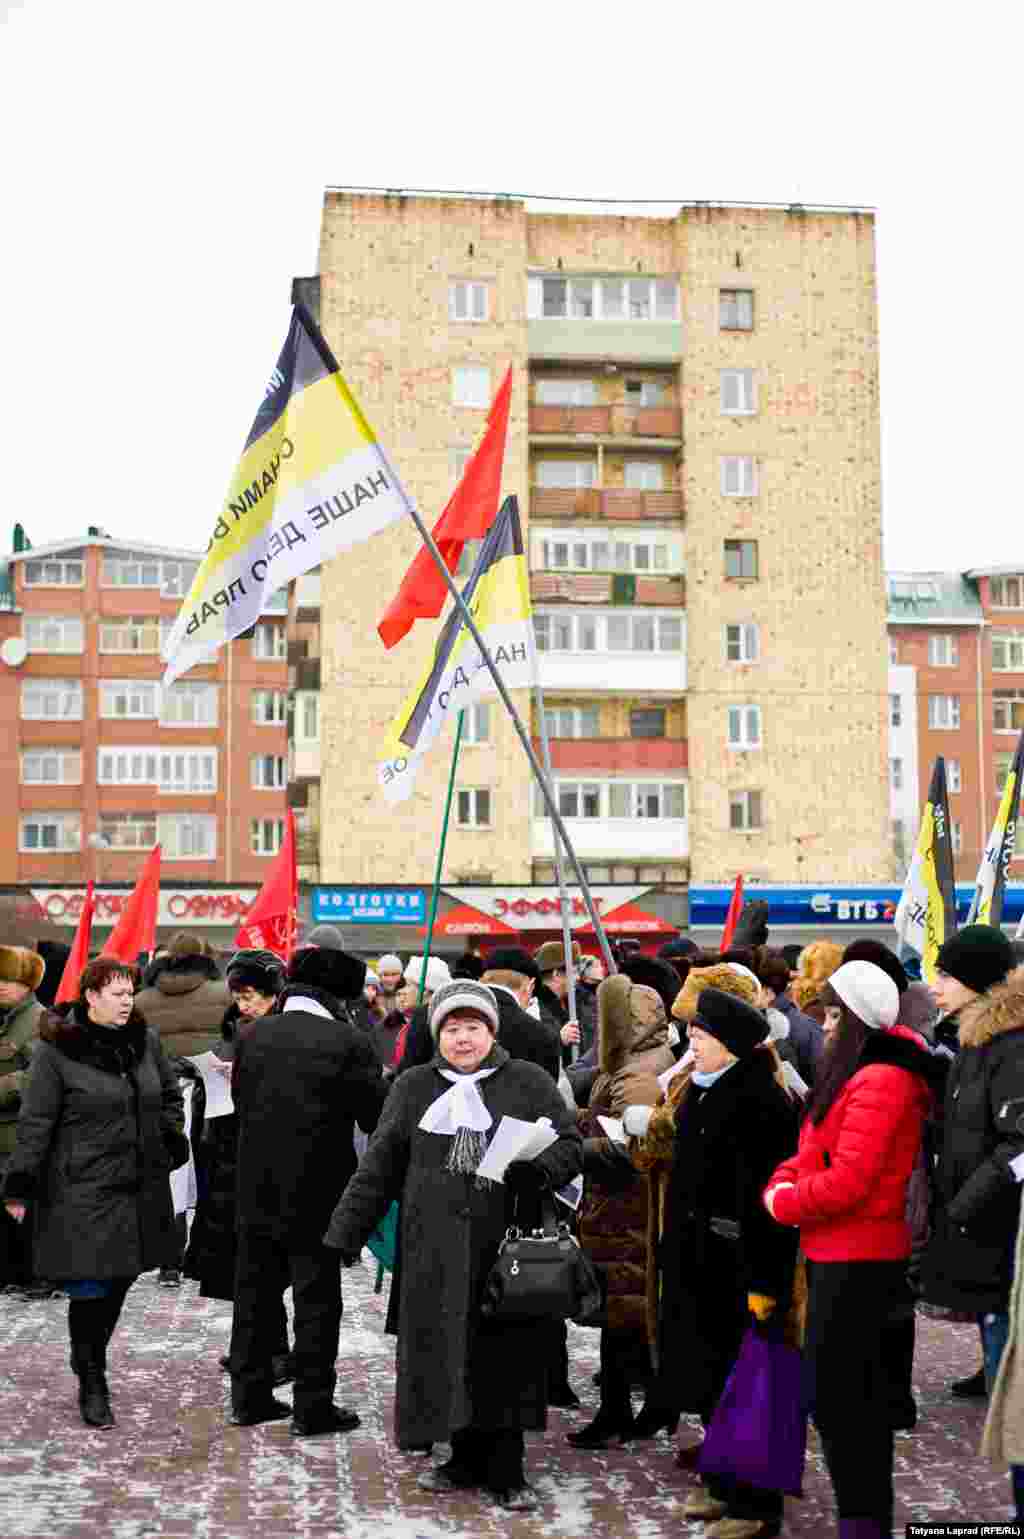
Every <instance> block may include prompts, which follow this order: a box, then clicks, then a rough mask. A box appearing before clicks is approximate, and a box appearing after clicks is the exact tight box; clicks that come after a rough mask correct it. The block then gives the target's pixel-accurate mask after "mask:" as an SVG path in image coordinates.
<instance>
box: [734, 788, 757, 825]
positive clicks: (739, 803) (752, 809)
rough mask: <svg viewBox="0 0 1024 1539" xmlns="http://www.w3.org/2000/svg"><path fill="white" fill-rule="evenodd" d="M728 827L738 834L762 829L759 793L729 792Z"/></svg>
mask: <svg viewBox="0 0 1024 1539" xmlns="http://www.w3.org/2000/svg"><path fill="white" fill-rule="evenodd" d="M729 827H730V828H731V829H733V830H734V831H736V832H740V833H749V832H750V831H751V830H752V829H757V828H763V827H764V822H763V809H762V805H761V792H760V791H730V792H729Z"/></svg>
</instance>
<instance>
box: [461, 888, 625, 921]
mask: <svg viewBox="0 0 1024 1539" xmlns="http://www.w3.org/2000/svg"><path fill="white" fill-rule="evenodd" d="M444 891H445V893H446V894H447V895H448V897H450V898H454V899H455V900H456V901H457V902H459V903H468V904H469V905H470V907H471V908H475V909H479V910H480V912H481V913H482V914H489V915H490V916H491V917H492V918H494V919H500V920H501V921H502V922H503V923H504V924H507V925H510V926H511V928H512V929H514V930H557V929H558V927H559V925H560V924H561V919H560V917H559V915H560V912H561V911H560V909H559V904H558V889H557V888H556V887H446V888H445V889H444ZM649 891H650V888H649V887H592V888H591V889H590V895H591V898H592V899H593V903H594V907H595V909H596V910H597V912H598V914H599V915H600V914H610V913H611V912H612V910H613V909H617V908H621V907H622V905H623V904H624V903H633V902H635V901H636V899H637V898H639V897H640V896H641V895H642V894H643V893H645V892H649ZM569 903H570V905H571V913H570V916H569V924H570V927H571V928H572V929H574V930H582V929H584V928H586V926H587V925H589V923H590V917H589V915H588V914H587V906H586V904H585V903H584V901H583V899H582V897H581V896H580V893H579V889H578V888H570V889H569Z"/></svg>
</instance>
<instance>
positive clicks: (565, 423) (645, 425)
mask: <svg viewBox="0 0 1024 1539" xmlns="http://www.w3.org/2000/svg"><path fill="white" fill-rule="evenodd" d="M682 433H683V413H682V410H681V408H680V407H678V406H627V405H626V404H625V403H622V404H621V405H617V406H531V407H530V435H531V437H538V438H571V439H575V438H581V437H582V438H612V439H623V440H624V441H626V442H627V443H628V444H633V443H634V441H635V440H636V439H638V438H653V439H666V440H670V441H674V442H676V443H678V442H681V440H682Z"/></svg>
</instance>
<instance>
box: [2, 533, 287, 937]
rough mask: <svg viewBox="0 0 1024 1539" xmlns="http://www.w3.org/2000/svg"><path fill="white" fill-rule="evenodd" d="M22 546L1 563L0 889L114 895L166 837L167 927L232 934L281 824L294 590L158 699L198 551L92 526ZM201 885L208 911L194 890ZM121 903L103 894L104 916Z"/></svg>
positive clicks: (276, 844) (64, 907)
mask: <svg viewBox="0 0 1024 1539" xmlns="http://www.w3.org/2000/svg"><path fill="white" fill-rule="evenodd" d="M17 544H18V546H20V548H16V549H15V550H14V551H13V552H12V553H11V554H10V555H9V556H7V557H6V558H5V563H0V569H2V568H4V567H5V570H4V575H3V580H2V581H0V720H2V721H3V723H4V726H5V731H4V734H3V737H2V739H0V786H2V787H3V796H2V802H0V886H3V887H11V888H20V887H27V888H29V889H31V890H32V891H33V892H37V893H42V894H44V895H47V894H69V893H72V892H73V891H74V890H75V889H76V888H79V889H80V887H81V885H82V884H83V883H84V882H86V881H88V880H90V879H92V880H94V881H95V882H96V883H97V886H98V887H99V888H101V889H105V888H106V887H108V886H110V887H111V888H112V889H116V888H117V886H118V884H131V883H133V882H134V880H135V878H136V876H137V874H138V871H139V867H140V865H141V863H142V861H143V860H144V858H145V852H146V851H147V850H149V849H150V848H152V846H153V845H155V844H156V843H157V842H159V843H160V844H161V846H162V850H163V856H162V858H163V866H164V881H165V885H166V886H167V888H168V891H169V892H170V890H171V889H173V888H178V889H180V891H181V893H182V894H184V895H185V896H183V897H182V899H181V901H180V902H179V903H178V904H177V906H176V907H174V906H173V905H172V908H171V909H168V912H167V914H166V915H165V916H163V917H164V918H165V919H166V921H167V923H168V924H173V923H174V922H175V920H177V924H178V927H180V924H181V923H182V922H183V921H187V920H201V919H204V918H209V917H211V916H212V919H213V920H215V921H216V920H223V923H224V924H225V925H228V924H230V923H231V922H234V923H235V924H236V925H237V921H238V917H239V910H240V911H241V912H244V904H245V901H246V895H247V896H248V898H251V897H252V896H253V894H254V893H255V890H256V889H257V888H258V887H259V885H260V883H261V882H262V880H263V877H264V875H265V873H266V868H267V860H268V857H270V856H272V855H273V854H275V853H276V852H277V850H278V849H279V848H280V844H281V839H282V837H283V831H284V813H285V805H286V780H287V725H286V714H287V689H288V664H287V659H286V625H287V595H286V594H279V595H275V596H274V598H273V599H272V600H271V602H270V604H269V605H268V608H267V611H266V614H265V617H264V618H262V619H261V620H260V621H259V623H258V624H257V625H256V626H255V627H254V628H253V630H252V632H251V633H250V635H249V636H247V637H245V638H239V639H238V640H236V641H235V642H234V643H232V644H231V645H230V646H228V647H226V648H224V649H223V650H222V651H221V652H220V653H219V654H218V657H217V660H216V661H215V662H213V663H210V664H208V665H205V666H202V667H197V668H193V669H191V670H190V671H189V673H188V674H187V675H186V677H185V678H183V679H181V680H179V681H178V682H177V683H175V684H174V685H172V686H171V687H170V688H169V689H166V690H165V689H163V688H162V687H161V684H160V678H161V675H162V672H163V666H162V663H161V660H160V648H161V643H162V639H163V637H164V636H165V635H166V633H167V631H168V630H169V628H170V626H171V625H172V623H173V621H174V618H175V616H176V615H177V612H178V609H179V607H180V603H181V599H182V597H183V596H184V595H185V594H186V593H187V592H188V589H189V586H190V585H191V582H192V579H193V577H194V576H195V572H196V570H197V567H198V562H199V556H198V555H197V553H196V552H195V551H186V550H178V549H171V548H162V547H156V546H141V545H136V544H133V543H128V542H126V541H122V540H117V539H114V538H112V537H110V536H108V535H106V534H103V533H101V532H100V531H99V530H95V529H94V530H91V531H90V532H89V533H88V534H87V535H85V536H78V537H76V538H74V539H69V540H65V541H61V542H59V543H55V544H51V545H47V546H43V547H41V548H37V549H32V548H31V547H29V546H28V545H27V542H25V541H24V539H19V540H18V542H17ZM200 887H203V888H206V889H208V892H209V900H208V901H206V902H205V903H204V902H198V901H192V900H190V898H189V896H188V895H189V894H190V893H193V894H194V892H195V890H196V889H197V888H200ZM225 889H233V890H235V892H236V897H237V900H238V901H237V903H236V904H235V906H234V908H233V909H232V908H231V905H230V904H229V903H225V901H224V890H225ZM54 903H57V899H56V897H55V898H54ZM69 905H70V907H71V909H72V910H73V907H74V905H73V903H71V899H70V898H61V902H60V903H59V904H57V907H59V909H60V914H59V918H60V919H61V921H62V922H63V920H64V919H65V917H66V911H68V910H69ZM42 906H43V907H44V910H46V911H48V912H50V911H51V910H52V911H53V912H56V908H54V907H53V904H51V905H50V908H49V909H47V901H45V899H44V900H43V901H42ZM229 910H230V912H229ZM116 911H117V901H115V899H113V898H111V899H110V901H109V902H106V900H105V903H104V905H103V906H101V911H100V919H101V923H102V922H103V921H104V920H109V919H110V917H111V915H112V914H114V913H116Z"/></svg>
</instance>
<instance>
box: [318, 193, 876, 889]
mask: <svg viewBox="0 0 1024 1539" xmlns="http://www.w3.org/2000/svg"><path fill="white" fill-rule="evenodd" d="M319 299H320V313H321V322H322V325H323V328H324V331H325V334H326V336H327V338H328V341H329V342H330V343H331V345H332V347H333V348H334V349H335V351H336V353H337V355H338V357H339V359H340V361H341V363H342V368H343V370H344V372H345V374H346V376H347V378H348V379H349V381H350V383H351V385H352V387H353V389H354V390H355V392H356V394H357V396H358V398H359V400H360V402H361V403H362V405H363V407H364V409H365V411H366V413H367V415H368V417H369V419H370V421H371V422H372V423H373V425H374V428H375V430H376V431H377V433H378V435H379V437H380V438H381V440H382V441H383V442H384V443H385V444H386V445H387V447H388V450H389V452H390V453H391V455H392V456H393V458H394V460H395V462H396V464H397V465H398V466H399V468H400V469H401V472H402V475H403V478H404V479H405V481H406V484H407V486H408V487H409V489H410V491H411V492H412V494H413V495H414V496H415V497H416V499H417V501H418V504H419V506H420V507H421V508H422V509H423V511H424V513H425V514H426V515H427V517H428V519H429V520H431V521H432V520H433V518H435V517H436V515H437V514H438V513H439V512H440V510H441V508H442V506H443V505H444V502H445V501H446V499H447V497H448V495H449V494H450V492H451V489H452V486H453V484H454V482H455V479H456V478H457V476H458V475H459V473H460V471H461V469H462V467H463V465H464V463H465V460H466V458H467V456H468V454H469V453H470V451H471V449H472V446H473V444H474V442H475V441H476V438H477V436H478V434H479V431H480V429H481V426H482V424H483V420H484V414H485V411H486V408H487V406H488V403H489V402H490V400H491V397H492V395H493V393H494V391H495V389H496V388H497V385H498V383H499V381H500V379H501V377H502V375H503V373H504V370H505V368H506V367H508V365H509V364H511V365H512V369H513V397H512V411H511V418H510V426H509V438H508V448H507V453H506V462H505V474H504V483H503V489H504V491H505V492H506V493H508V492H513V491H514V492H516V493H517V494H518V496H519V501H520V507H521V509H522V512H523V516H524V522H525V523H526V525H527V531H528V540H529V551H530V564H531V593H532V600H533V606H534V615H535V626H536V635H537V645H538V652H539V658H540V674H541V684H542V687H543V709H544V712H545V713H546V716H547V724H548V729H549V732H550V735H551V753H552V763H553V770H554V776H555V780H556V783H557V790H558V797H559V804H560V807H561V811H562V815H563V817H564V818H565V820H566V823H567V826H568V828H569V830H570V833H571V835H572V838H573V840H574V843H575V846H576V849H577V851H578V852H579V854H580V856H581V858H582V860H583V862H584V864H585V865H586V867H587V869H588V873H589V875H590V877H591V879H592V880H593V881H595V882H610V883H613V884H617V883H626V882H637V883H654V884H657V885H659V886H661V887H664V888H668V889H670V890H676V889H680V888H682V887H683V886H684V885H685V883H686V882H687V881H688V880H689V879H690V878H691V875H692V878H693V880H695V881H697V880H700V881H705V882H718V881H731V880H732V878H733V877H734V876H735V874H736V873H737V872H738V871H743V872H745V873H746V874H747V875H748V876H749V877H752V878H755V879H756V878H761V879H769V878H772V879H775V880H781V881H787V880H819V879H828V880H836V879H838V878H839V877H840V876H841V877H842V878H843V879H845V880H847V881H871V880H877V879H879V878H880V877H882V876H885V875H886V874H887V872H888V866H889V862H890V859H891V856H890V850H889V844H890V831H889V818H888V797H887V788H886V757H887V755H886V736H885V734H886V723H885V703H886V699H887V693H888V691H887V688H886V663H885V643H884V625H885V607H884V605H885V590H884V582H883V576H882V568H881V531H880V511H879V463H878V393H877V369H878V357H877V354H878V335H877V307H876V295H875V264H874V228H873V219H872V217H871V215H870V214H868V213H864V212H861V211H857V210H851V211H849V212H822V211H813V210H804V209H802V208H792V209H789V210H784V209H777V208H776V209H769V208H725V207H711V206H699V207H698V206H687V207H683V208H680V209H679V210H678V212H676V213H674V214H673V215H672V216H671V217H664V218H646V217H635V216H628V217H619V216H611V215H607V214H604V213H600V212H591V213H586V214H584V213H579V214H555V213H545V212H535V211H534V210H533V208H532V207H531V206H528V205H527V204H525V203H523V202H522V201H519V200H516V199H511V198H468V197H461V198H448V197H438V198H431V197H422V196H404V195H397V194H395V195H384V194H382V195H377V194H360V193H350V192H346V191H333V190H332V191H328V192H327V194H326V195H325V200H324V208H323V222H322V232H321V250H320V291H319ZM416 543H417V542H416V536H415V532H414V530H412V529H411V528H410V529H404V530H389V531H388V532H387V533H386V534H385V535H383V536H381V537H379V538H378V539H376V540H374V541H370V542H369V543H367V544H366V545H363V546H359V547H357V548H356V549H354V550H352V551H349V552H346V553H345V555H344V556H343V557H342V558H339V559H337V560H335V561H333V562H331V563H329V564H328V565H326V566H325V567H324V569H323V571H322V574H321V583H322V669H323V682H324V693H323V698H322V717H321V723H320V727H321V732H320V736H321V744H322V762H321V787H322V837H321V867H322V878H321V879H322V880H323V881H327V882H348V883H356V884H359V883H363V884H367V883H369V884H372V883H374V882H381V881H384V880H390V881H394V882H426V881H429V880H430V877H431V874H432V868H433V861H434V856H435V850H436V835H437V832H438V831H439V828H440V821H441V808H442V803H443V799H444V791H445V784H446V778H447V773H448V755H447V754H446V752H445V744H446V743H447V742H448V741H449V739H448V738H445V739H443V740H442V742H441V743H440V744H439V745H438V747H437V749H436V750H435V752H434V753H433V755H432V756H431V757H430V759H429V760H428V761H427V762H426V763H425V764H424V766H423V769H422V770H421V773H420V778H419V782H418V785H417V789H416V792H415V795H414V796H413V797H412V798H411V799H410V801H409V802H408V803H406V804H405V805H404V806H402V807H399V808H397V809H392V808H388V807H387V806H386V804H385V803H384V802H383V800H382V798H381V796H380V794H379V791H378V789H377V785H376V775H375V761H376V754H377V745H378V744H379V743H380V741H381V739H382V737H383V733H384V730H385V727H386V725H387V723H388V722H389V721H390V720H391V718H392V716H393V715H394V713H395V711H396V710H397V709H398V707H399V705H400V704H401V701H402V699H403V697H404V695H405V693H406V692H407V690H408V689H409V687H410V685H411V684H412V682H413V681H414V679H415V677H416V676H417V674H418V673H419V671H420V670H421V669H422V667H423V664H424V661H425V660H426V658H427V657H428V655H429V649H430V647H431V646H432V645H433V640H434V635H435V633H436V627H434V626H432V625H430V624H423V623H420V624H419V625H417V627H416V629H415V631H414V633H413V634H412V635H411V636H410V637H409V638H407V639H406V640H405V641H403V642H402V643H401V644H400V646H399V647H398V648H396V649H395V650H394V651H393V652H392V653H387V652H385V651H384V649H383V648H382V646H381V644H380V642H379V639H378V637H377V635H376V630H375V627H376V623H377V621H378V619H379V618H380V615H381V613H382V611H383V609H384V607H385V606H386V604H387V602H388V600H389V599H390V598H391V596H392V594H393V593H394V591H395V589H396V587H397V585H398V582H399V581H400V579H401V576H402V574H403V572H404V571H405V569H406V567H407V565H408V563H409V561H410V559H411V558H412V556H413V554H414V552H415V549H416ZM519 708H520V710H521V711H522V713H523V715H524V716H525V717H528V718H529V719H530V721H531V723H532V729H533V733H534V736H535V737H536V736H537V735H538V731H539V725H540V723H539V717H538V714H537V712H538V705H537V702H536V701H535V700H532V699H531V698H530V697H529V695H528V694H525V693H522V694H521V697H520V698H519ZM463 741H464V743H465V745H466V746H465V747H464V749H463V752H462V756H461V760H460V766H459V772H458V779H457V794H456V798H455V813H454V818H453V825H452V829H451V832H450V836H449V845H448V856H447V860H446V864H445V873H444V874H445V879H446V880H449V881H456V882H459V883H464V884H470V885H472V884H474V883H476V884H488V883H511V884H516V883H524V884H528V883H537V884H540V885H545V884H547V883H549V882H550V881H551V878H552V871H553V865H552V853H553V852H552V842H551V831H550V825H549V823H548V822H547V820H546V819H545V817H544V816H543V813H542V809H541V806H540V804H539V802H538V801H537V799H536V797H535V795H533V794H531V787H530V782H529V775H528V771H527V767H526V763H525V759H524V756H523V754H522V751H521V747H520V745H519V744H518V742H517V741H516V740H515V737H514V734H513V731H512V729H511V726H510V724H509V723H508V721H507V720H506V719H505V713H504V712H503V710H501V709H500V708H499V706H498V704H497V703H495V704H487V705H483V706H480V707H478V708H477V709H476V710H475V711H473V712H472V713H470V718H469V720H468V721H467V732H466V735H465V737H464V740H463Z"/></svg>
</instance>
